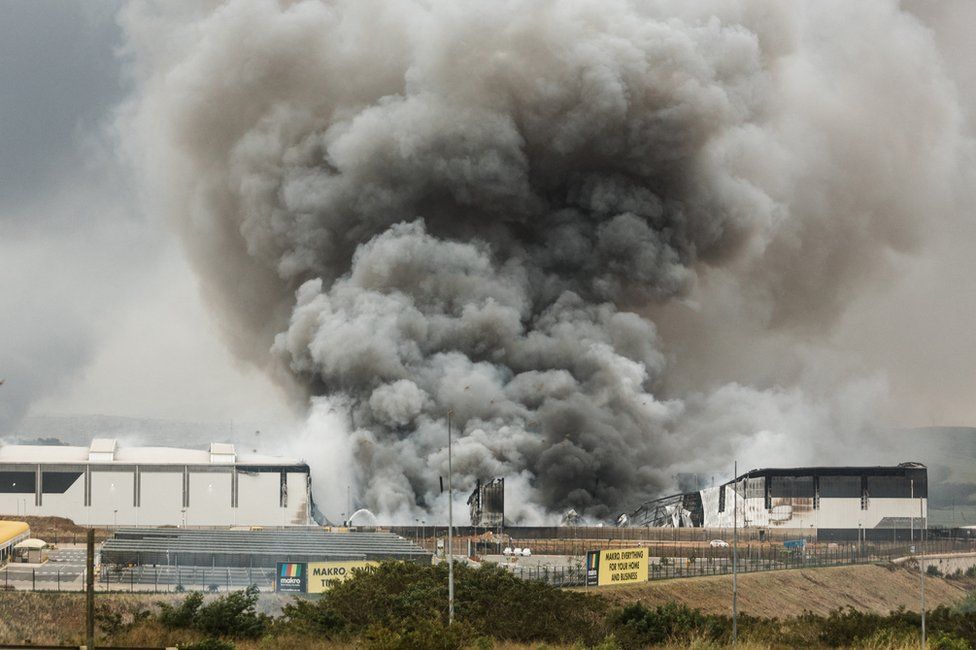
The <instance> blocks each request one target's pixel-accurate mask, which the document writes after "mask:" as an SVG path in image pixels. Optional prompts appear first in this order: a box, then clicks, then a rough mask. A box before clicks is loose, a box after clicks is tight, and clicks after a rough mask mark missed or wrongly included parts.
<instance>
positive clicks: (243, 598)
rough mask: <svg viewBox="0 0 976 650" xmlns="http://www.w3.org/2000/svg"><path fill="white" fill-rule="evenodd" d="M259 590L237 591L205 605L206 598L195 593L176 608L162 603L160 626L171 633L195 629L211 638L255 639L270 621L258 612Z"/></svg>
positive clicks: (263, 631)
mask: <svg viewBox="0 0 976 650" xmlns="http://www.w3.org/2000/svg"><path fill="white" fill-rule="evenodd" d="M257 602H258V590H257V587H253V586H252V587H248V588H247V589H245V590H243V591H235V592H232V593H229V594H227V595H226V596H221V597H220V598H216V599H214V600H213V601H211V602H210V603H208V604H206V605H204V604H203V594H200V593H192V594H190V595H188V596H187V597H186V598H184V599H183V602H181V603H180V604H179V605H177V606H175V607H174V606H173V605H169V604H167V603H160V613H159V622H160V623H162V624H163V625H165V626H166V627H168V628H172V629H194V630H199V631H200V632H203V633H204V634H208V635H210V636H214V637H218V636H230V637H237V638H244V639H255V638H257V637H259V636H261V635H262V634H264V633H265V632H266V631H267V629H268V627H269V624H270V618H269V617H268V616H265V615H264V614H259V613H257V611H256V610H255V605H256V604H257Z"/></svg>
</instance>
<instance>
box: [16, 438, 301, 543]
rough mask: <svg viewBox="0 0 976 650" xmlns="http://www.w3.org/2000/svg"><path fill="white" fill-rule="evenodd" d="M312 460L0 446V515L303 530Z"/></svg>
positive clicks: (220, 452)
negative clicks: (310, 462)
mask: <svg viewBox="0 0 976 650" xmlns="http://www.w3.org/2000/svg"><path fill="white" fill-rule="evenodd" d="M312 507H313V505H312V497H311V488H310V480H309V469H308V465H307V464H305V463H304V462H302V461H300V460H296V459H289V458H279V457H275V456H260V455H243V454H240V455H239V454H238V453H237V451H236V449H235V447H234V445H231V444H224V443H212V444H211V445H210V448H209V450H199V449H176V448H170V447H120V446H119V445H118V442H117V441H116V440H113V439H95V440H93V441H92V443H91V445H90V446H89V447H62V446H36V445H3V446H0V514H7V515H21V516H23V515H40V516H56V517H67V518H68V519H71V520H73V521H74V522H75V523H76V524H80V525H94V526H293V525H294V526H305V525H309V524H311V523H313V522H312V518H311V510H312Z"/></svg>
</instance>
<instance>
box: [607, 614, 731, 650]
mask: <svg viewBox="0 0 976 650" xmlns="http://www.w3.org/2000/svg"><path fill="white" fill-rule="evenodd" d="M611 627H612V629H613V631H614V634H615V635H616V638H617V641H618V642H619V644H620V646H621V647H622V648H625V649H627V648H645V647H647V646H652V645H658V644H661V643H665V642H668V641H687V640H688V639H689V638H690V637H692V636H695V637H698V638H708V639H718V638H720V637H722V636H724V634H725V631H726V630H725V628H726V621H725V619H724V617H716V616H707V615H705V614H702V613H701V612H700V611H699V610H697V609H690V608H689V607H687V606H686V605H680V604H678V603H668V604H666V605H659V606H657V607H655V608H654V609H648V608H646V607H644V606H643V605H641V604H640V603H635V604H633V605H628V606H627V607H625V608H624V609H623V610H622V611H621V612H620V613H619V614H617V615H616V616H615V617H613V619H612V622H611Z"/></svg>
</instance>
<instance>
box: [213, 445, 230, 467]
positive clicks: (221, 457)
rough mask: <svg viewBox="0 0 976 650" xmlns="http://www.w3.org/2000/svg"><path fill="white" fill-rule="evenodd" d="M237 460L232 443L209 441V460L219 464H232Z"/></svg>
mask: <svg viewBox="0 0 976 650" xmlns="http://www.w3.org/2000/svg"><path fill="white" fill-rule="evenodd" d="M236 461H237V451H236V450H235V449H234V445H232V444H230V443H227V442H211V443H210V462H211V463H214V464H219V465H233V464H234V463H235V462H236Z"/></svg>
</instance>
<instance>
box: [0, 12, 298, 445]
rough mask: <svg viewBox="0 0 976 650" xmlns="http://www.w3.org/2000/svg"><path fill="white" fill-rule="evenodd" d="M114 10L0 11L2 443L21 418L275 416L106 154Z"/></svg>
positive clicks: (270, 398) (175, 251)
mask: <svg viewBox="0 0 976 650" xmlns="http://www.w3.org/2000/svg"><path fill="white" fill-rule="evenodd" d="M119 4H120V3H117V2H103V3H92V2H84V3H82V2H61V1H55V0H47V1H30V2H27V1H24V2H7V3H4V19H3V20H2V21H0V378H4V379H6V383H5V385H3V386H2V387H0V434H2V433H5V432H7V433H11V432H15V431H16V423H17V421H18V419H19V418H21V417H22V416H24V415H30V414H55V413H73V414H74V413H81V414H112V415H123V416H132V417H148V418H174V419H181V420H214V421H227V420H232V419H233V420H238V421H240V420H257V421H259V422H264V421H269V420H274V419H278V418H285V417H286V411H285V410H284V406H283V402H282V400H281V398H280V395H279V393H278V390H277V389H276V388H275V387H274V386H273V385H272V384H271V383H270V382H269V381H268V380H267V379H266V378H265V377H264V376H263V375H262V374H260V373H258V372H256V371H254V370H253V369H251V368H248V367H245V366H243V365H241V364H239V363H238V362H237V361H235V360H234V359H233V358H232V357H231V355H230V354H228V353H227V352H226V350H225V347H224V346H223V344H222V343H221V341H220V337H219V335H218V332H217V331H216V326H215V325H214V323H213V322H212V320H211V319H210V318H209V317H208V316H207V314H206V312H205V309H204V307H203V305H202V302H201V298H200V296H199V294H198V291H197V286H196V282H195V280H194V277H193V275H192V274H191V273H190V271H189V268H188V266H187V264H186V262H185V260H184V259H183V256H182V252H181V250H180V248H179V247H178V246H177V244H176V242H175V241H174V238H173V236H172V235H171V234H170V232H169V230H168V229H167V228H166V227H165V225H164V224H160V223H156V222H154V221H153V220H152V219H151V218H150V217H149V216H148V215H147V213H146V211H145V210H144V209H142V208H141V206H140V201H139V198H138V191H137V189H136V188H135V185H134V182H133V180H132V178H131V174H130V173H128V172H127V171H126V170H127V168H128V165H127V163H126V162H124V161H122V160H121V158H120V156H119V155H118V154H117V153H116V151H117V150H118V147H117V143H116V141H115V135H114V130H113V123H114V120H115V117H114V116H115V111H116V107H117V106H118V105H119V103H120V102H122V101H123V100H124V98H125V96H126V93H127V92H128V91H129V88H128V86H129V84H128V83H127V81H126V75H125V73H124V70H123V63H122V57H121V56H120V55H119V48H120V47H121V44H122V33H121V30H120V28H119V27H118V25H117V24H116V21H115V15H116V13H117V11H118V7H119Z"/></svg>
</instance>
